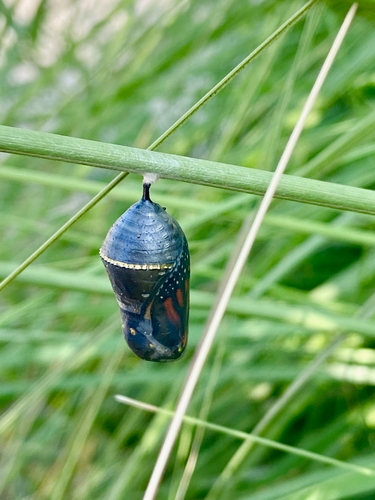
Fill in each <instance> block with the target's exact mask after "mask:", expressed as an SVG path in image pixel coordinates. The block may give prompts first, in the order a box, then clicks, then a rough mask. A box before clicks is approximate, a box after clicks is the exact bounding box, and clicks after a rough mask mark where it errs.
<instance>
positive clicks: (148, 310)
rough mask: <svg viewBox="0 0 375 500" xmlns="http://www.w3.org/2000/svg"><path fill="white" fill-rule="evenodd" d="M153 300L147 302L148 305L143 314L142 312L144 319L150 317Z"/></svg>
mask: <svg viewBox="0 0 375 500" xmlns="http://www.w3.org/2000/svg"><path fill="white" fill-rule="evenodd" d="M153 302H154V301H151V302H150V303H149V305H148V306H147V309H146V311H145V314H144V316H143V317H144V318H145V319H148V320H150V319H151V307H152V303H153Z"/></svg>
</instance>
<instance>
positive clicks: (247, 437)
mask: <svg viewBox="0 0 375 500" xmlns="http://www.w3.org/2000/svg"><path fill="white" fill-rule="evenodd" d="M115 399H116V400H117V401H118V402H119V403H123V404H130V405H132V406H135V407H136V408H140V409H141V410H146V411H150V412H153V413H162V414H164V415H167V416H169V417H173V415H174V412H173V411H170V410H167V409H165V408H159V407H158V406H154V405H150V404H147V403H143V402H140V401H137V400H135V399H131V398H128V397H126V396H122V395H116V396H115ZM183 420H184V422H185V423H187V424H191V425H196V426H199V427H204V428H206V429H209V430H211V431H214V432H220V433H221V434H226V435H228V436H232V437H235V438H238V439H242V440H244V441H248V442H255V443H259V444H262V445H264V446H269V447H270V448H275V449H277V450H281V451H284V452H285V453H292V454H294V455H299V456H301V457H303V458H306V459H309V460H314V461H316V462H321V463H325V464H328V465H333V466H336V467H340V468H342V469H348V470H351V471H352V472H357V473H358V474H363V475H365V476H375V470H374V469H370V468H368V467H362V466H361V465H357V464H352V463H347V462H342V461H341V460H337V459H335V458H330V457H325V456H324V455H319V453H314V452H312V451H307V450H302V449H301V448H296V447H294V446H289V445H286V444H282V443H278V442H277V441H273V440H272V439H267V438H263V437H260V436H256V435H253V434H248V433H246V432H242V431H237V430H235V429H231V428H230V427H225V426H223V425H218V424H214V423H211V422H207V421H205V420H200V419H199V418H195V417H190V416H188V415H185V416H184V417H183Z"/></svg>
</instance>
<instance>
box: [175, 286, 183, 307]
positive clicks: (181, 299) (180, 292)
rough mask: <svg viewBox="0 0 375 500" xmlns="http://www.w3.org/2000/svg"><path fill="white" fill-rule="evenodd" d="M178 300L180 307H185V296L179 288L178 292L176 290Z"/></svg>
mask: <svg viewBox="0 0 375 500" xmlns="http://www.w3.org/2000/svg"><path fill="white" fill-rule="evenodd" d="M176 299H177V303H178V305H179V306H180V307H183V306H184V295H183V293H182V290H181V288H177V290H176Z"/></svg>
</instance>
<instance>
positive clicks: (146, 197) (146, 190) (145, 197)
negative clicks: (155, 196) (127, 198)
mask: <svg viewBox="0 0 375 500" xmlns="http://www.w3.org/2000/svg"><path fill="white" fill-rule="evenodd" d="M150 187H151V184H149V183H146V182H144V183H143V196H142V200H146V201H151V198H150Z"/></svg>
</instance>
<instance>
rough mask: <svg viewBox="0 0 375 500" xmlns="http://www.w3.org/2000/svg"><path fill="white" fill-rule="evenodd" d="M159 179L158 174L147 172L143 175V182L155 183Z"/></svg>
mask: <svg viewBox="0 0 375 500" xmlns="http://www.w3.org/2000/svg"><path fill="white" fill-rule="evenodd" d="M158 179H159V176H158V174H153V173H147V174H144V176H143V184H149V185H151V184H154V182H156V181H157V180H158Z"/></svg>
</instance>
